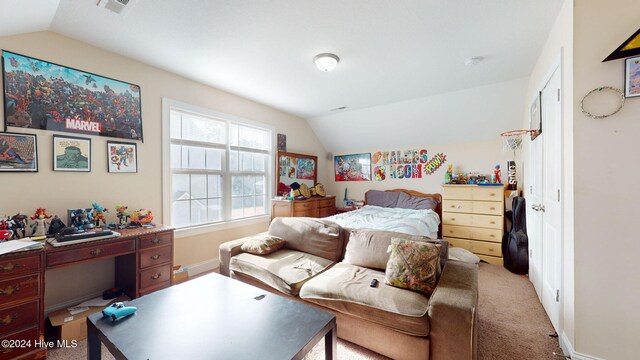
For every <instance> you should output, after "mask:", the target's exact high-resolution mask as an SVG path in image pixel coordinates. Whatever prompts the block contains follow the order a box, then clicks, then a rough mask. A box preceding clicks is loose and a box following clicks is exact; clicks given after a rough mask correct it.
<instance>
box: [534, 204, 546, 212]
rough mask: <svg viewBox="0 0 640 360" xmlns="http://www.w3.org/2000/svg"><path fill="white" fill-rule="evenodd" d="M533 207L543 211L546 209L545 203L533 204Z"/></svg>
mask: <svg viewBox="0 0 640 360" xmlns="http://www.w3.org/2000/svg"><path fill="white" fill-rule="evenodd" d="M531 208H532V209H533V210H535V211H542V212H544V210H545V207H544V205H542V204H533V205H531Z"/></svg>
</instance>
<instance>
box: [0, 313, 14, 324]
mask: <svg viewBox="0 0 640 360" xmlns="http://www.w3.org/2000/svg"><path fill="white" fill-rule="evenodd" d="M17 318H18V315H7V316H5V317H4V318H3V319H2V320H0V325H2V326H7V325H9V324H11V323H12V322H13V320H15V319H17Z"/></svg>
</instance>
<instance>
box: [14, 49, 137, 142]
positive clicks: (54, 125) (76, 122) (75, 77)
mask: <svg viewBox="0 0 640 360" xmlns="http://www.w3.org/2000/svg"><path fill="white" fill-rule="evenodd" d="M2 70H3V76H4V118H5V124H6V126H14V127H21V128H32V129H42V130H50V131H64V132H70V133H76V134H85V135H101V136H110V137H116V138H122V139H131V140H142V118H141V102H140V87H139V86H138V85H133V84H128V83H125V82H122V81H118V80H114V79H110V78H106V77H103V76H99V75H95V74H91V73H88V72H84V71H80V70H76V69H72V68H69V67H65V66H61V65H57V64H54V63H50V62H47V61H43V60H38V59H35V58H31V57H28V56H24V55H19V54H16V53H12V52H9V51H4V50H3V52H2Z"/></svg>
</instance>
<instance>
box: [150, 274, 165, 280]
mask: <svg viewBox="0 0 640 360" xmlns="http://www.w3.org/2000/svg"><path fill="white" fill-rule="evenodd" d="M160 276H162V273H155V274H153V276H151V280H158V279H159V278H160Z"/></svg>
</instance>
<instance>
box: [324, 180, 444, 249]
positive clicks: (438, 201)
mask: <svg viewBox="0 0 640 360" xmlns="http://www.w3.org/2000/svg"><path fill="white" fill-rule="evenodd" d="M365 204H366V205H365V206H364V207H362V208H360V209H357V210H353V211H349V212H345V213H342V214H337V215H334V216H330V217H328V218H326V219H327V220H331V221H334V222H336V223H338V224H339V225H340V226H342V227H345V228H351V229H376V230H387V231H396V232H401V233H405V234H410V235H424V236H428V237H430V238H438V239H440V238H441V237H442V224H441V220H440V219H441V218H442V195H440V194H424V193H421V192H418V191H414V190H405V189H393V190H386V191H377V190H369V191H367V193H366V194H365Z"/></svg>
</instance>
